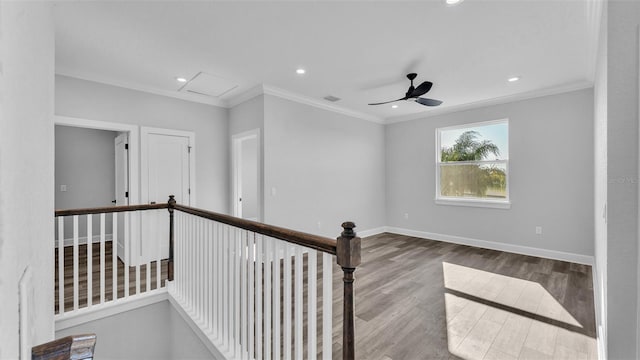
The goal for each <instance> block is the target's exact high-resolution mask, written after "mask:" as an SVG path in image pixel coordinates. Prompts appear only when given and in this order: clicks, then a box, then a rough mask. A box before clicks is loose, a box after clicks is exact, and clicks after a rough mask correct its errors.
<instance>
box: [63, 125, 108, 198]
mask: <svg viewBox="0 0 640 360" xmlns="http://www.w3.org/2000/svg"><path fill="white" fill-rule="evenodd" d="M55 134H56V136H55V144H56V145H55V147H56V155H55V156H56V162H55V174H56V177H55V179H56V180H55V184H56V186H55V189H56V191H55V194H56V196H55V206H56V209H73V208H83V207H100V206H112V205H113V204H112V203H111V201H112V200H114V199H115V146H114V139H115V137H116V136H118V133H117V132H114V131H105V130H94V129H83V128H77V127H70V126H60V125H57V126H56V127H55ZM63 184H64V185H67V191H66V192H63V191H61V190H60V185H63Z"/></svg>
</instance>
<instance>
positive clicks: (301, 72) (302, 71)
mask: <svg viewBox="0 0 640 360" xmlns="http://www.w3.org/2000/svg"><path fill="white" fill-rule="evenodd" d="M306 72H307V71H306V70H305V69H302V68H301V69H298V70H296V74H298V75H302V74H304V73H306Z"/></svg>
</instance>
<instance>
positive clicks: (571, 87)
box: [385, 81, 593, 124]
mask: <svg viewBox="0 0 640 360" xmlns="http://www.w3.org/2000/svg"><path fill="white" fill-rule="evenodd" d="M592 87H593V82H592V81H578V82H574V83H570V84H565V85H561V86H556V87H552V88H546V89H540V90H534V91H529V92H525V93H520V94H514V95H507V96H501V97H496V98H492V99H487V100H481V101H476V102H472V103H467V104H460V105H452V106H450V107H445V108H440V109H432V110H429V111H426V112H420V113H415V114H409V115H402V116H397V117H392V118H387V119H386V121H385V124H395V123H399V122H404V121H411V120H418V119H425V118H429V117H433V116H438V115H445V114H450V113H454V112H460V111H465V110H472V109H477V108H482V107H487V106H493V105H501V104H507V103H511V102H515V101H521V100H527V99H534V98H538V97H543V96H549V95H556V94H562V93H567V92H572V91H578V90H583V89H588V88H592Z"/></svg>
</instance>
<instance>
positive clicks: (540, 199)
mask: <svg viewBox="0 0 640 360" xmlns="http://www.w3.org/2000/svg"><path fill="white" fill-rule="evenodd" d="M504 118H508V119H509V159H510V162H509V181H510V184H509V188H510V198H511V208H510V209H489V208H473V207H463V206H452V205H436V204H435V203H434V198H435V144H434V142H435V130H436V128H439V127H443V126H451V125H458V124H465V123H473V122H480V121H488V120H497V119H504ZM592 134H593V92H592V91H591V90H583V91H577V92H571V93H565V94H560V95H554V96H547V97H541V98H535V99H530V100H525V101H518V102H513V103H508V104H503V105H496V106H489V107H484V108H480V109H474V110H468V111H461V112H456V113H451V114H445V115H439V116H433V117H429V118H425V119H420V120H414V121H407V122H402V123H397V124H392V125H389V126H387V127H386V146H387V153H386V164H387V167H386V174H387V175H386V176H387V188H386V189H387V225H389V226H393V227H399V228H404V229H410V230H418V231H425V232H430V233H436V234H442V235H449V236H451V235H453V236H460V237H466V238H472V239H477V240H485V241H493V242H499V243H505V244H511V245H520V246H528V247H533V248H541V249H548V250H556V251H562V252H568V253H574V254H581V255H589V256H590V255H593V197H592V194H593V157H592V156H593V155H592V154H593V135H592ZM405 213H408V214H409V218H408V219H405V217H404V214H405ZM536 226H542V227H543V234H542V235H536V234H535V227H536Z"/></svg>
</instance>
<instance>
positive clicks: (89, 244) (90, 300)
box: [87, 214, 93, 307]
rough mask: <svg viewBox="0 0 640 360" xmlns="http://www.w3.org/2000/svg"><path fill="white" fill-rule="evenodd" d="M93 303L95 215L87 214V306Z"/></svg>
mask: <svg viewBox="0 0 640 360" xmlns="http://www.w3.org/2000/svg"><path fill="white" fill-rule="evenodd" d="M92 305H93V217H92V215H91V214H87V307H91V306H92Z"/></svg>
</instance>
